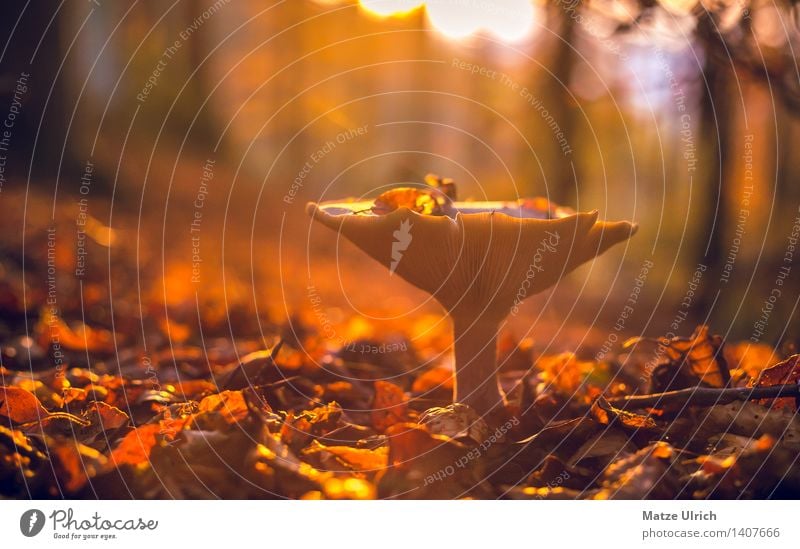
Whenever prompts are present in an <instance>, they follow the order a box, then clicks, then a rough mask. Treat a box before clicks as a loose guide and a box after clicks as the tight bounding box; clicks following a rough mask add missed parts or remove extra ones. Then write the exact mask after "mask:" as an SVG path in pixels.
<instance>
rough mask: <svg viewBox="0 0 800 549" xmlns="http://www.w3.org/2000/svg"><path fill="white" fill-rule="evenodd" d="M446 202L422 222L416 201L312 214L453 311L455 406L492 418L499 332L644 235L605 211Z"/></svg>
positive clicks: (334, 205) (529, 203)
mask: <svg viewBox="0 0 800 549" xmlns="http://www.w3.org/2000/svg"><path fill="white" fill-rule="evenodd" d="M429 189H430V188H429ZM434 191H436V192H438V189H434ZM408 193H411V189H408V190H407V194H408ZM430 193H431V191H430V190H429V191H421V194H420V196H421V197H422V198H426V197H427V195H428V194H430ZM384 194H386V193H384ZM411 195H412V196H413V193H411ZM439 195H440V196H442V197H444V195H443V194H442V193H439ZM382 196H384V195H382ZM444 198H445V200H444V201H441V200H439V202H441V203H443V204H444V205H445V206H446V207H443V208H437V209H436V210H437V213H438V215H430V214H426V213H419V212H420V211H423V210H421V209H420V208H415V207H414V201H411V202H410V203H409V202H408V201H405V202H402V203H400V204H399V205H398V206H397V207H396V208H395V209H394V210H391V211H388V213H387V209H386V208H385V204H384V203H382V202H381V200H380V198H379V199H378V200H377V201H375V202H369V201H345V202H325V203H321V204H316V203H309V204H308V205H307V207H306V210H307V212H308V214H309V215H310V216H311V217H312V218H313V219H315V220H316V221H318V222H320V223H322V224H323V225H325V226H326V227H329V228H331V229H333V230H335V231H338V232H339V233H340V234H342V235H344V236H345V237H346V238H347V239H348V240H350V241H351V242H353V243H354V244H355V245H356V246H358V247H359V248H361V249H362V250H363V251H365V252H366V253H367V254H368V255H370V256H371V257H372V258H374V259H376V260H377V261H379V262H380V263H382V264H383V265H384V266H386V267H387V268H389V270H390V273H396V274H397V275H399V276H400V277H402V278H403V279H405V280H406V281H408V282H410V283H411V284H413V285H414V286H416V287H418V288H420V289H422V290H424V291H426V292H428V293H429V294H431V295H432V296H433V297H434V298H436V300H437V301H438V302H439V303H440V304H441V305H442V306H443V307H444V308H445V309H446V310H447V312H448V313H449V315H450V317H451V318H452V321H453V331H454V347H455V367H456V371H455V388H454V401H455V402H459V403H463V404H467V405H468V406H470V407H472V408H473V409H475V410H476V411H477V412H478V413H479V414H481V415H486V414H489V413H492V412H493V411H494V412H496V411H497V409H498V408H500V407H502V406H503V405H504V403H505V401H504V398H503V395H502V394H501V391H500V389H499V387H498V383H497V377H496V373H497V357H496V340H497V333H498V330H499V326H500V323H501V322H502V321H503V320H504V319H505V318H506V316H507V315H508V314H509V312H510V311H512V310H514V311H515V312H516V310H517V307H518V306H519V304H520V303H521V302H522V301H523V300H524V299H525V298H527V297H529V296H531V295H533V294H535V293H538V292H541V291H543V290H545V289H547V288H549V287H550V286H552V285H553V284H555V283H556V282H558V280H559V279H560V278H561V277H563V276H564V275H565V274H567V273H569V272H570V271H572V270H573V269H575V268H576V267H578V266H579V265H580V264H582V263H584V262H586V261H588V260H590V259H592V258H594V257H595V256H597V255H600V254H601V253H603V252H604V251H606V250H607V249H608V248H610V247H611V246H613V245H614V244H617V243H619V242H622V241H624V240H626V239H628V238H629V237H630V236H632V235H633V234H634V233H635V232H636V228H637V226H636V225H634V224H632V223H630V222H628V221H617V222H605V221H598V214H597V211H592V212H589V213H575V212H574V211H572V210H570V209H568V208H562V207H558V206H553V205H551V204H550V203H549V202H548V201H547V200H546V199H523V200H519V201H517V202H454V201H452V200H450V199H449V198H447V197H444ZM384 202H385V201H384ZM416 203H417V204H419V203H421V201H420V200H417V202H416ZM379 204H381V205H382V207H381V209H380V210H378V209H376V206H377V205H379ZM409 205H411V207H410V208H409V207H407V206H409ZM425 211H428V210H425Z"/></svg>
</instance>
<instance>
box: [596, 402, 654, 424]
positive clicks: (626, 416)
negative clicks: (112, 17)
mask: <svg viewBox="0 0 800 549" xmlns="http://www.w3.org/2000/svg"><path fill="white" fill-rule="evenodd" d="M590 413H591V415H592V417H593V418H594V419H595V420H597V422H598V423H600V424H602V425H610V424H611V423H612V422H613V421H614V420H617V422H618V424H619V425H620V426H622V427H625V428H628V429H635V430H639V429H645V430H652V429H657V428H658V425H657V424H656V422H655V420H654V419H653V418H652V417H650V416H649V415H648V416H643V415H641V414H635V413H633V412H628V411H627V410H620V409H619V408H614V407H613V406H612V405H611V404H609V402H608V401H607V400H606V399H605V398H604V397H602V396H601V397H599V398H598V399H597V400H595V401H594V403H593V404H592V408H591V410H590Z"/></svg>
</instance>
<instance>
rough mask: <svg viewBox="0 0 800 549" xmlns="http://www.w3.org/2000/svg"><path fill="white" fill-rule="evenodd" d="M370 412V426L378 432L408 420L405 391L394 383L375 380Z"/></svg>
mask: <svg viewBox="0 0 800 549" xmlns="http://www.w3.org/2000/svg"><path fill="white" fill-rule="evenodd" d="M371 413H372V426H373V427H374V428H375V429H376V430H377V431H378V432H379V433H382V432H384V431H385V430H386V429H388V428H389V427H391V426H392V425H395V424H397V423H403V422H405V421H408V397H407V396H406V394H405V391H403V389H401V388H400V387H398V386H397V385H395V384H394V383H390V382H388V381H376V382H375V399H374V400H373V401H372V412H371Z"/></svg>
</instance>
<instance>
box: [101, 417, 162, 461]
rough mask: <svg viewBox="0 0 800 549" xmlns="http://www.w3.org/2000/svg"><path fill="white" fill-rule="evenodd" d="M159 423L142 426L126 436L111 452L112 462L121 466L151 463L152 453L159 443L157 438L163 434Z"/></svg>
mask: <svg viewBox="0 0 800 549" xmlns="http://www.w3.org/2000/svg"><path fill="white" fill-rule="evenodd" d="M161 428H162V427H161V425H159V424H157V423H153V424H148V425H142V426H141V427H138V428H136V429H134V430H133V431H131V432H130V433H128V434H127V435H125V438H123V439H122V441H121V442H120V443H119V445H118V446H117V447H116V448H115V449H114V451H113V452H111V461H112V462H113V463H114V464H115V465H116V466H117V467H119V466H120V465H125V464H128V465H133V466H137V465H141V464H143V463H148V462H149V461H150V451H151V450H152V449H153V446H155V445H156V444H157V443H158V440H157V438H156V436H157V435H158V434H159V433H160V432H161Z"/></svg>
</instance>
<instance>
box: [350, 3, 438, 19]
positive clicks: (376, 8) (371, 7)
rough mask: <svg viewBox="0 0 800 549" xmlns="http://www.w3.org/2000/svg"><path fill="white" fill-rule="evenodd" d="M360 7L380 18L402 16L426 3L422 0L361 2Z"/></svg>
mask: <svg viewBox="0 0 800 549" xmlns="http://www.w3.org/2000/svg"><path fill="white" fill-rule="evenodd" d="M358 3H359V5H361V7H362V8H363V9H364V10H365V11H367V12H368V13H371V14H373V15H377V16H379V17H388V16H392V15H393V16H402V15H405V14H407V13H409V12H411V11H413V10H415V9H417V8H419V7H420V6H422V5H423V4H424V3H425V2H422V1H420V0H359V2H358Z"/></svg>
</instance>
